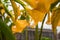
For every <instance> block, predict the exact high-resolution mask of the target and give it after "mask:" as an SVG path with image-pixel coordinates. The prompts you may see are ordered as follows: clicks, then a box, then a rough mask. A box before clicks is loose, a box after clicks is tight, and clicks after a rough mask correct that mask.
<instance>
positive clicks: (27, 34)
mask: <svg viewBox="0 0 60 40" xmlns="http://www.w3.org/2000/svg"><path fill="white" fill-rule="evenodd" d="M26 40H28V30H27V28H26Z"/></svg>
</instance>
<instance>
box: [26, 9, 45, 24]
mask: <svg viewBox="0 0 60 40" xmlns="http://www.w3.org/2000/svg"><path fill="white" fill-rule="evenodd" d="M27 11H28V13H29V14H30V16H31V17H32V19H33V20H34V22H35V24H37V23H38V22H39V21H40V22H41V21H42V20H43V18H44V16H45V14H46V13H44V12H40V11H37V10H27Z"/></svg>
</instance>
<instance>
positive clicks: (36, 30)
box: [35, 25, 39, 40]
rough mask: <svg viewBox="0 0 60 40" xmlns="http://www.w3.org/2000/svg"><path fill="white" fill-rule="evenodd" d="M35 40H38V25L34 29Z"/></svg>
mask: <svg viewBox="0 0 60 40" xmlns="http://www.w3.org/2000/svg"><path fill="white" fill-rule="evenodd" d="M35 40H39V33H38V25H36V29H35Z"/></svg>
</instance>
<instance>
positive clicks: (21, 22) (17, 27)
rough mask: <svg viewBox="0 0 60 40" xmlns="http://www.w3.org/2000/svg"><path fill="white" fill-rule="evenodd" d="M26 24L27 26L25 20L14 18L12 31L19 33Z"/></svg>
mask: <svg viewBox="0 0 60 40" xmlns="http://www.w3.org/2000/svg"><path fill="white" fill-rule="evenodd" d="M26 26H28V23H27V21H26V20H16V22H15V26H13V27H12V31H13V32H14V33H16V32H20V33H21V32H22V31H23V30H24V28H26Z"/></svg>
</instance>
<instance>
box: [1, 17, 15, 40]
mask: <svg viewBox="0 0 60 40" xmlns="http://www.w3.org/2000/svg"><path fill="white" fill-rule="evenodd" d="M1 33H2V35H1V36H4V38H5V40H15V37H14V35H13V34H12V32H11V30H10V29H9V28H8V26H7V25H6V23H5V22H4V21H2V19H1V18H0V34H1ZM4 38H3V37H2V39H4Z"/></svg>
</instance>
